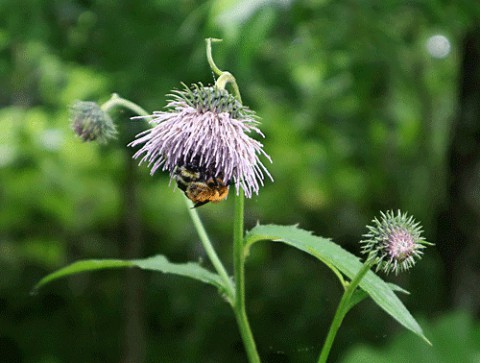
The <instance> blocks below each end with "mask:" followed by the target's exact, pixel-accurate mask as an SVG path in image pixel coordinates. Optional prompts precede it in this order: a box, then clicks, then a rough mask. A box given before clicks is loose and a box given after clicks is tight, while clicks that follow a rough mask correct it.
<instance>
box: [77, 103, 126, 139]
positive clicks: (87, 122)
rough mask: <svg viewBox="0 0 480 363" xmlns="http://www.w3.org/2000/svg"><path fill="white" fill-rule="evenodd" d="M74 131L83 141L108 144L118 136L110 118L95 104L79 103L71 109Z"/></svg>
mask: <svg viewBox="0 0 480 363" xmlns="http://www.w3.org/2000/svg"><path fill="white" fill-rule="evenodd" d="M70 119H71V123H72V129H73V131H74V132H75V134H77V135H78V136H79V137H80V138H81V139H82V140H83V141H97V142H99V143H101V144H105V143H107V142H108V141H109V140H111V139H114V138H115V137H116V135H117V129H116V128H115V124H114V123H113V121H112V119H111V118H110V116H109V115H108V114H107V113H106V112H105V111H103V110H102V109H101V108H100V106H99V105H98V104H96V103H95V102H86V101H77V102H75V103H74V104H73V105H72V106H71V107H70Z"/></svg>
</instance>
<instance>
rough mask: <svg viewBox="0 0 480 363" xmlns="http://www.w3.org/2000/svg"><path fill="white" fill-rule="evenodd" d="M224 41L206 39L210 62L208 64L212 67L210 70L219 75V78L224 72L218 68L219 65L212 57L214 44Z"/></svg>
mask: <svg viewBox="0 0 480 363" xmlns="http://www.w3.org/2000/svg"><path fill="white" fill-rule="evenodd" d="M221 41H222V39H217V38H207V39H205V42H206V43H207V60H208V64H209V65H210V68H211V69H212V71H213V72H214V73H215V74H216V75H217V76H221V75H222V73H223V71H222V70H220V68H218V67H217V65H216V64H215V62H214V61H213V57H212V42H215V43H218V42H221Z"/></svg>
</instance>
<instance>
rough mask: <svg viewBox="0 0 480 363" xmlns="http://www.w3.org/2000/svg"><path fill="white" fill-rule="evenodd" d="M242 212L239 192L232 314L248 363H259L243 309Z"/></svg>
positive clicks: (235, 215)
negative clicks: (233, 314)
mask: <svg viewBox="0 0 480 363" xmlns="http://www.w3.org/2000/svg"><path fill="white" fill-rule="evenodd" d="M243 211H244V196H243V191H240V193H239V194H238V195H236V196H235V214H234V219H233V223H234V224H233V265H234V276H235V305H234V312H235V317H236V319H237V323H238V327H239V329H240V335H241V336H242V340H243V345H244V346H245V350H246V352H247V357H248V361H249V362H250V363H260V357H259V355H258V352H257V347H256V345H255V340H254V338H253V334H252V330H251V329H250V324H249V323H248V319H247V312H246V309H245V249H244V245H243V241H244V238H243V237H244V236H243Z"/></svg>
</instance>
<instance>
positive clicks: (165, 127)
mask: <svg viewBox="0 0 480 363" xmlns="http://www.w3.org/2000/svg"><path fill="white" fill-rule="evenodd" d="M170 97H171V98H170V100H169V102H168V104H167V106H166V107H165V111H158V112H154V113H153V115H151V116H149V117H148V118H149V119H150V123H151V124H152V125H153V127H152V128H151V129H148V130H146V131H144V132H142V133H140V134H139V135H137V137H136V139H135V140H134V141H133V142H131V143H130V144H129V146H133V147H134V146H137V145H142V147H141V148H140V149H139V150H138V151H137V152H136V153H135V154H134V158H140V163H143V162H146V163H148V165H149V167H150V168H151V174H154V173H155V172H156V171H157V170H159V169H160V170H163V171H168V172H170V175H171V177H172V179H174V180H175V181H176V182H177V185H178V187H179V188H180V189H181V190H182V191H183V192H184V193H185V195H186V196H187V197H188V198H189V199H190V200H192V201H193V202H194V204H195V206H196V207H197V206H200V205H203V204H206V203H208V202H214V203H215V202H220V201H222V200H224V199H225V198H226V197H227V195H228V190H229V186H230V185H234V186H235V188H236V190H237V193H240V189H241V190H243V192H244V193H245V196H246V197H247V198H251V197H252V195H253V194H254V193H255V194H258V192H259V189H260V186H263V182H264V178H265V175H266V176H267V177H269V178H270V179H271V180H273V179H272V177H271V175H270V173H269V172H268V170H267V168H266V167H265V166H264V164H263V163H262V162H261V161H260V158H259V157H260V156H263V157H265V158H266V159H267V160H268V161H270V162H271V159H270V157H269V156H268V155H267V154H266V153H265V151H264V150H263V145H262V143H261V142H259V141H258V140H255V139H253V138H252V137H251V136H252V135H255V134H256V135H258V136H261V137H264V135H263V133H262V132H261V131H260V129H259V128H258V124H259V121H258V118H257V116H256V115H255V113H254V112H253V111H251V110H250V109H249V108H248V107H246V106H243V105H242V104H241V103H240V102H239V101H238V100H237V99H236V98H235V97H234V96H233V95H231V94H230V93H229V92H228V91H226V90H225V89H219V88H217V87H205V86H203V85H202V84H194V85H192V87H191V88H188V87H187V86H185V88H184V89H182V90H176V91H173V92H172V94H170ZM137 118H138V117H137ZM142 118H143V117H142Z"/></svg>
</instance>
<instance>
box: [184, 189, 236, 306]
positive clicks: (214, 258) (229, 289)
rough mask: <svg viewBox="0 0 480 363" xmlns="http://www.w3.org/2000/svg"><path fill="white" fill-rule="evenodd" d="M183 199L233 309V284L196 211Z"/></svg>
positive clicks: (187, 200)
mask: <svg viewBox="0 0 480 363" xmlns="http://www.w3.org/2000/svg"><path fill="white" fill-rule="evenodd" d="M184 199H185V202H186V203H187V207H188V212H189V214H190V217H191V218H192V221H193V225H194V226H195V229H196V230H197V233H198V236H199V237H200V241H201V242H202V245H203V248H205V252H206V253H207V256H208V258H209V259H210V261H211V262H212V265H213V267H214V268H215V270H216V271H217V273H218V274H219V275H220V278H221V279H222V280H223V283H224V284H225V289H226V291H225V293H226V294H227V299H228V302H229V303H230V305H232V307H234V306H235V289H234V287H233V282H232V280H231V279H230V277H229V276H228V274H227V271H226V270H225V267H224V266H223V264H222V261H220V259H219V258H218V255H217V252H216V251H215V249H214V248H213V245H212V242H211V241H210V238H209V237H208V234H207V231H206V230H205V227H204V226H203V223H202V221H201V220H200V217H199V216H198V212H197V210H196V209H195V208H193V204H192V203H191V202H190V200H189V199H187V198H186V197H185V198H184Z"/></svg>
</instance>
